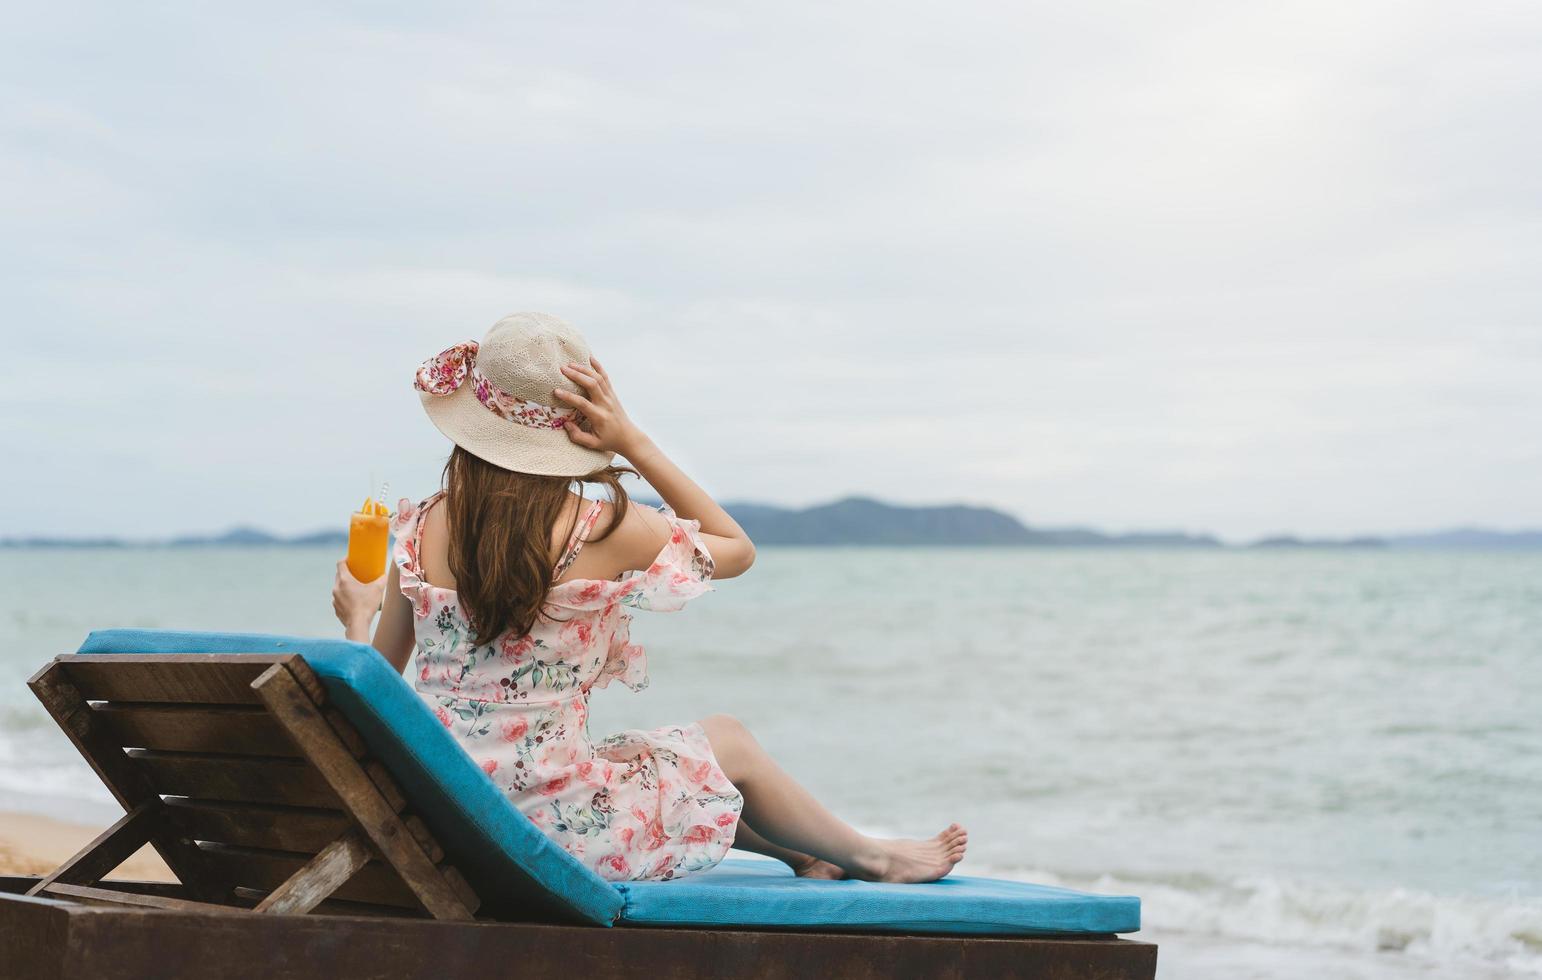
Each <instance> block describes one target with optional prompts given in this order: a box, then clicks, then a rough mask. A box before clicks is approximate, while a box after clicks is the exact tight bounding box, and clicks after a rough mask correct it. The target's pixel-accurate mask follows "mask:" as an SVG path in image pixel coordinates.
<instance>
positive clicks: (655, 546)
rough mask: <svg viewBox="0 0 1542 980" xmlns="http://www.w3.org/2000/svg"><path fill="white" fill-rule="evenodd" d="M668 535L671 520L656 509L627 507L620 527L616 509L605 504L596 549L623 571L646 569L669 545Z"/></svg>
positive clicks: (635, 506)
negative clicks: (600, 550) (601, 550)
mask: <svg viewBox="0 0 1542 980" xmlns="http://www.w3.org/2000/svg"><path fill="white" fill-rule="evenodd" d="M669 535H670V526H669V521H668V519H666V518H665V517H664V515H663V514H662V513H660V512H659V511H657V510H655V509H654V508H652V507H648V506H644V505H642V504H638V503H635V502H634V503H628V504H627V507H626V512H625V513H624V514H622V515H621V520H620V522H619V523H617V521H616V508H615V506H614V505H613V504H611V503H610V502H609V501H606V502H605V504H604V505H603V509H602V510H601V512H600V517H599V520H598V521H596V522H595V528H594V535H593V538H594V544H593V547H596V548H599V549H603V551H604V553H605V554H606V555H607V556H608V557H609V559H610V560H611V561H612V562H614V563H615V564H617V565H618V566H619V567H620V569H621V570H622V571H626V570H629V569H634V568H647V567H648V565H650V564H651V563H652V562H653V559H654V558H656V557H658V554H659V551H660V550H661V549H662V548H663V547H664V545H665V544H667V543H668V542H669Z"/></svg>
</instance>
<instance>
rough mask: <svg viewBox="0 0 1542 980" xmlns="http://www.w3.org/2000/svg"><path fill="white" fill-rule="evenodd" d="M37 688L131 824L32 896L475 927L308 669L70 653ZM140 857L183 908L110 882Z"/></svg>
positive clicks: (461, 887)
mask: <svg viewBox="0 0 1542 980" xmlns="http://www.w3.org/2000/svg"><path fill="white" fill-rule="evenodd" d="M28 686H29V687H30V688H31V689H32V691H33V692H34V693H35V694H36V695H37V697H38V698H39V700H41V701H42V702H43V706H44V707H45V708H46V709H47V710H48V713H49V714H51V715H52V716H53V718H54V720H55V721H57V722H58V723H59V727H60V728H62V729H63V730H64V732H65V733H66V734H67V735H68V736H69V738H70V740H71V741H72V742H74V744H75V747H76V748H77V749H79V750H80V753H81V755H82V756H84V757H85V759H86V762H87V763H89V764H90V765H91V767H92V768H93V769H94V770H96V773H97V775H98V776H100V777H101V779H102V782H103V783H105V784H106V785H107V788H108V789H109V790H110V791H111V792H112V794H113V795H114V796H115V797H116V798H117V799H118V802H119V803H121V804H122V805H123V807H124V809H125V810H126V811H127V812H126V813H125V814H124V815H123V817H122V819H120V820H118V821H117V822H116V823H115V824H113V825H112V826H111V827H109V828H108V829H107V830H105V831H103V832H102V833H101V835H99V836H98V837H97V838H96V839H95V840H93V841H91V842H90V843H89V844H87V845H86V846H85V847H84V848H82V849H81V850H80V851H79V852H78V853H76V854H75V855H74V856H73V857H71V858H70V859H69V860H67V861H65V862H64V863H63V864H62V865H60V866H59V867H58V868H56V869H55V870H54V871H53V872H52V873H50V874H48V875H46V876H44V877H43V878H41V879H39V880H38V882H37V883H36V884H35V885H33V886H32V887H31V888H29V889H28V890H27V892H26V894H27V895H31V896H39V897H44V898H50V897H51V898H62V899H67V900H70V901H74V902H79V903H85V904H95V905H115V906H131V907H139V908H158V909H166V910H174V911H180V912H219V913H229V912H238V911H247V910H251V911H255V912H257V913H260V914H298V913H306V912H310V911H312V910H318V911H334V912H348V911H353V912H358V911H368V912H370V913H372V914H379V913H380V912H387V913H391V914H395V915H402V914H416V915H422V914H424V913H426V914H427V915H429V916H432V917H433V918H435V919H440V920H451V921H455V920H459V921H469V920H471V919H472V918H473V916H474V914H475V912H476V910H477V908H478V906H479V904H480V900H479V899H478V896H477V895H476V893H475V892H474V891H473V890H472V888H471V887H470V886H469V885H468V884H467V883H466V881H465V879H464V878H463V877H462V876H461V874H460V873H459V872H458V871H457V870H456V869H455V868H454V867H452V866H451V865H449V864H447V863H446V862H445V856H444V850H443V848H442V847H441V846H440V845H439V843H438V842H437V841H436V840H435V839H434V837H433V835H432V834H431V833H430V832H429V830H428V828H427V826H426V825H425V824H424V823H423V821H422V820H421V819H420V818H418V817H417V816H415V815H413V814H411V813H409V812H408V811H407V806H406V797H405V796H404V795H403V793H402V791H401V788H400V787H399V786H398V785H397V784H396V782H395V780H394V779H393V778H392V777H391V775H390V774H389V772H387V770H386V768H385V766H383V765H382V764H381V763H380V762H379V761H378V760H374V759H371V758H370V757H369V755H368V750H367V747H366V745H365V742H364V740H363V738H361V737H360V735H359V733H358V732H357V731H356V730H355V729H354V728H353V726H352V725H351V724H349V723H348V721H347V720H346V719H345V718H344V717H343V716H342V714H341V713H340V712H339V711H337V710H336V709H335V708H333V707H330V706H329V705H328V703H327V696H326V690H325V688H324V687H323V686H322V684H321V682H320V680H319V679H318V678H317V677H316V675H315V674H314V673H313V672H312V671H311V669H310V667H309V666H307V665H306V663H305V661H304V660H303V659H302V658H301V657H300V656H298V655H296V654H282V655H272V654H157V655H145V656H134V655H88V654H74V655H69V656H62V657H59V658H57V659H55V660H54V661H53V662H52V663H50V664H48V665H47V666H46V667H44V668H43V669H42V670H41V671H39V672H38V673H37V674H36V675H34V676H33V678H32V679H31V680H30V681H28ZM145 844H150V845H151V846H153V847H154V848H155V850H156V851H157V852H158V853H159V854H160V855H161V857H162V858H163V859H164V860H165V861H166V864H167V865H168V866H169V867H170V868H171V870H172V872H173V873H174V874H175V875H176V876H177V878H178V880H179V881H180V882H181V883H182V885H183V891H184V892H185V893H186V894H187V895H188V896H190V897H188V898H173V897H169V896H166V895H157V894H149V893H145V892H144V891H129V890H126V889H123V888H115V887H113V885H112V884H111V883H109V882H104V881H103V880H102V879H103V878H104V877H106V876H107V875H108V874H110V873H111V872H112V871H113V869H115V868H116V867H117V866H118V865H119V864H121V863H122V862H123V861H124V860H125V859H126V858H128V857H129V856H130V855H131V854H133V853H134V852H135V851H137V850H138V849H139V848H141V847H143V846H144V845H145Z"/></svg>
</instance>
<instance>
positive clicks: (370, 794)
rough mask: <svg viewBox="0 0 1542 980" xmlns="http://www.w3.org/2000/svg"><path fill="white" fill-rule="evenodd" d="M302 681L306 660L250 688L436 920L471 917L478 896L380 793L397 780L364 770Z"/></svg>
mask: <svg viewBox="0 0 1542 980" xmlns="http://www.w3.org/2000/svg"><path fill="white" fill-rule="evenodd" d="M302 676H310V677H314V674H313V673H312V671H311V669H310V667H309V666H308V665H306V663H305V662H304V661H303V660H299V661H295V662H294V663H290V664H275V665H274V666H273V667H270V668H269V669H268V670H267V672H266V673H264V674H263V675H262V677H261V678H259V679H258V680H257V681H256V683H254V684H253V685H252V686H253V687H254V688H256V689H257V693H258V695H259V696H260V697H261V698H262V702H263V704H265V705H267V706H268V710H269V711H271V712H273V716H274V717H275V718H277V719H278V721H279V722H280V723H281V724H282V725H283V726H284V727H285V728H286V729H288V731H289V734H290V736H291V737H293V738H294V740H295V741H296V742H299V743H300V745H301V746H302V747H303V748H304V750H305V754H306V757H307V758H308V759H309V760H310V762H311V764H312V765H313V766H314V767H315V768H316V771H317V772H318V773H320V774H321V775H322V776H323V777H324V778H325V779H326V781H327V782H328V783H329V784H330V785H331V787H332V789H333V790H334V791H335V792H336V793H337V795H338V797H339V798H340V799H341V800H342V801H343V805H344V807H345V808H346V809H347V810H348V812H349V813H350V814H352V815H353V817H354V819H355V820H356V821H357V822H358V825H359V827H360V829H362V830H363V831H364V833H365V834H367V835H368V836H369V839H370V842H371V843H372V844H374V845H375V847H376V848H378V849H379V851H380V854H381V857H382V858H383V859H384V860H385V861H386V862H388V863H389V865H390V866H391V867H392V868H393V869H394V870H395V873H396V874H397V875H398V876H400V878H401V880H403V881H405V882H406V883H407V884H408V886H410V888H411V889H412V891H413V893H415V894H416V895H417V897H418V900H419V901H421V902H422V904H423V907H424V908H426V909H427V910H428V912H429V914H431V915H433V916H434V918H436V919H459V920H466V919H470V918H472V915H473V913H474V912H475V910H476V907H477V904H478V899H477V896H476V895H475V894H471V895H470V896H469V899H470V900H469V901H468V900H467V898H468V896H467V894H466V893H465V892H462V891H461V890H460V889H458V888H457V887H456V883H457V882H456V881H453V880H451V879H450V878H448V877H447V876H446V875H445V873H444V871H443V870H442V869H440V868H439V867H436V866H435V864H434V862H433V861H431V860H430V859H429V857H428V855H427V854H426V853H425V852H424V850H423V848H422V847H421V846H419V844H418V842H417V840H416V839H414V837H413V835H412V834H411V833H410V832H407V830H406V828H405V827H404V826H403V824H402V821H401V819H400V817H398V814H399V813H400V812H401V807H399V806H398V805H397V804H396V802H395V801H393V800H390V799H388V798H387V796H386V795H384V793H383V792H382V790H381V788H380V786H381V783H382V782H383V781H384V782H387V783H389V784H390V785H392V786H394V785H395V782H394V780H391V779H390V777H389V775H388V774H386V773H385V772H384V769H383V768H381V769H380V774H379V775H378V776H377V775H375V774H374V773H372V772H369V771H366V767H361V766H360V764H359V761H358V760H357V759H355V758H353V757H352V756H351V755H350V754H349V752H348V750H347V748H346V746H345V744H344V743H343V741H342V739H341V738H339V737H338V735H337V733H336V732H335V731H333V730H332V727H331V725H330V724H329V723H328V721H327V719H326V716H325V715H324V714H323V711H322V709H321V707H320V706H318V705H317V704H316V703H315V702H314V701H313V700H312V699H311V697H310V695H309V694H308V693H307V690H308V685H307V684H306V683H305V682H303V681H302V679H301V678H302ZM467 891H469V889H467ZM344 897H346V896H344Z"/></svg>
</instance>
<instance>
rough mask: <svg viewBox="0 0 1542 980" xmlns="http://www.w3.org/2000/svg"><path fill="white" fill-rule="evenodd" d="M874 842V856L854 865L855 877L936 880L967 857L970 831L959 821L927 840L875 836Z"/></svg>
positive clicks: (900, 880)
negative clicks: (859, 865) (883, 838)
mask: <svg viewBox="0 0 1542 980" xmlns="http://www.w3.org/2000/svg"><path fill="white" fill-rule="evenodd" d="M873 845H874V850H873V855H872V857H871V858H869V859H867V860H865V861H863V862H862V866H861V867H858V868H852V869H850V870H851V876H852V877H853V878H861V879H864V880H866V881H889V882H895V883H899V884H910V883H913V882H921V881H936V880H937V879H938V878H941V877H943V876H944V875H946V874H947V873H948V872H949V871H952V870H953V866H954V865H955V864H957V863H958V862H960V861H962V860H963V859H964V850H965V848H967V847H968V846H969V832H968V831H966V830H965V829H964V828H963V827H960V826H959V825H958V824H956V823H955V824H949V825H948V829H946V830H944V831H943V832H942V833H940V834H938V835H937V836H936V837H929V838H927V839H926V840H875V841H873Z"/></svg>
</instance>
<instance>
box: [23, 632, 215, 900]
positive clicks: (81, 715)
mask: <svg viewBox="0 0 1542 980" xmlns="http://www.w3.org/2000/svg"><path fill="white" fill-rule="evenodd" d="M27 686H28V687H29V688H31V689H32V692H33V693H34V694H35V695H37V698H38V700H39V701H41V702H42V703H43V707H44V708H45V709H47V711H48V713H49V714H50V715H52V716H53V719H54V721H56V722H57V723H58V725H59V727H60V728H61V729H62V730H63V731H64V733H65V735H67V736H68V737H69V739H70V741H71V742H72V743H74V745H75V748H76V749H77V750H79V752H80V754H81V756H82V757H83V758H84V759H85V760H86V763H87V764H88V765H90V766H91V768H92V769H93V770H95V771H96V774H97V776H98V777H100V778H101V780H102V783H103V784H104V785H106V787H107V789H108V790H109V791H110V792H111V793H112V795H113V797H114V798H115V799H117V801H118V802H119V803H120V804H122V806H123V808H124V809H125V810H127V811H133V810H134V809H135V808H136V807H139V806H140V805H142V804H148V803H157V802H159V800H160V797H159V795H158V794H157V793H156V790H155V788H154V786H153V785H152V784H151V782H150V779H149V777H148V776H147V774H146V773H144V772H143V771H142V770H141V769H140V768H139V767H138V766H137V765H135V764H134V763H133V762H132V761H131V760H130V759H128V758H126V757H125V755H124V752H123V750H122V748H121V747H120V746H118V745H117V744H116V742H115V741H114V740H113V739H112V738H110V737H109V736H108V735H107V733H106V732H105V731H104V730H103V728H102V725H101V724H100V723H99V722H98V721H97V719H96V716H95V715H94V714H93V713H92V711H91V708H90V705H89V704H88V703H87V701H86V698H85V697H84V696H83V695H82V694H81V693H80V691H79V690H78V689H77V688H76V687H75V684H74V682H73V681H71V680H70V678H69V677H68V676H67V675H66V674H65V667H64V665H63V664H62V663H60V662H58V661H55V662H53V663H50V664H49V665H48V666H46V667H44V668H43V669H42V670H40V671H38V672H37V673H36V674H34V675H33V676H32V678H31V679H30V680H28V681H27ZM150 842H151V844H153V845H154V846H155V849H156V851H157V852H158V853H159V854H160V855H161V858H162V859H163V860H165V862H166V864H167V866H168V867H170V868H171V871H172V873H173V874H175V875H176V876H177V879H178V880H179V881H181V882H182V883H183V884H184V885H186V886H187V887H188V889H189V891H190V892H191V893H192V894H193V895H194V897H196V898H212V897H218V896H219V895H220V893H222V892H225V891H227V889H226V888H225V886H224V884H223V883H222V882H220V881H219V880H218V879H217V878H215V877H214V876H213V875H211V874H210V873H209V872H208V870H207V869H206V868H205V867H204V866H203V862H202V861H201V860H199V856H198V854H197V852H196V850H195V849H194V848H193V845H192V844H191V843H189V842H187V841H186V840H184V839H183V838H182V837H180V836H178V835H176V834H174V833H168V832H166V829H165V828H159V829H157V831H156V833H154V834H153V835H152V837H151V840H150Z"/></svg>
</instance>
